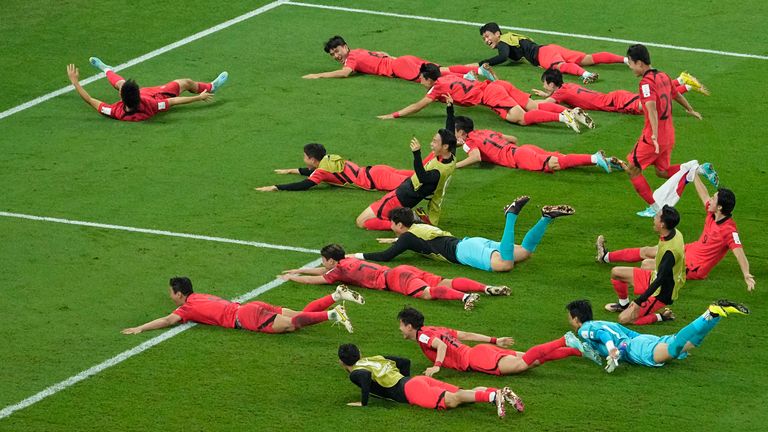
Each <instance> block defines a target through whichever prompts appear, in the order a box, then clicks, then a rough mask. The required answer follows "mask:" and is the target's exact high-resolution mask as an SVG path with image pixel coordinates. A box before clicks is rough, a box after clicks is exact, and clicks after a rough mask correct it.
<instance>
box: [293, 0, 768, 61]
mask: <svg viewBox="0 0 768 432" xmlns="http://www.w3.org/2000/svg"><path fill="white" fill-rule="evenodd" d="M284 4H286V5H290V6H303V7H310V8H317V9H329V10H337V11H344V12H355V13H362V14H368V15H381V16H388V17H394V18H407V19H414V20H420V21H432V22H440V23H446V24H461V25H468V26H474V27H478V28H479V27H480V26H482V25H483V24H485V23H476V22H470V21H459V20H452V19H445V18H433V17H427V16H421V15H407V14H400V13H394V12H382V11H374V10H367V9H355V8H347V7H341V6H328V5H321V4H313V3H301V2H294V1H288V2H286V3H284ZM499 27H501V28H502V29H506V30H515V31H521V32H528V33H540V34H548V35H555V36H567V37H572V38H578V39H590V40H599V41H607V42H617V43H624V44H636V43H641V44H643V45H645V46H651V47H658V48H669V49H674V50H679V51H693V52H700V53H706V54H717V55H723V56H729V57H746V58H754V59H759V60H768V56H764V55H757V54H743V53H736V52H730V51H718V50H711V49H704V48H691V47H684V46H677V45H669V44H661V43H655V42H640V41H635V40H629V39H615V38H609V37H603V36H592V35H585V34H579V33H563V32H558V31H551V30H539V29H532V28H526V27H511V26H502V25H500V26H499Z"/></svg>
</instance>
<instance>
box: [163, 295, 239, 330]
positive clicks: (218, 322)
mask: <svg viewBox="0 0 768 432" xmlns="http://www.w3.org/2000/svg"><path fill="white" fill-rule="evenodd" d="M239 308H240V304H239V303H235V302H231V301H229V300H224V299H223V298H221V297H216V296H215V295H210V294H197V293H192V294H190V295H189V296H188V297H187V301H186V302H184V304H183V305H181V306H179V307H178V308H176V310H175V311H173V313H174V314H176V315H178V316H180V317H181V320H182V321H183V322H187V321H194V322H197V323H200V324H208V325H215V326H219V327H227V328H235V317H236V316H237V310H238V309H239Z"/></svg>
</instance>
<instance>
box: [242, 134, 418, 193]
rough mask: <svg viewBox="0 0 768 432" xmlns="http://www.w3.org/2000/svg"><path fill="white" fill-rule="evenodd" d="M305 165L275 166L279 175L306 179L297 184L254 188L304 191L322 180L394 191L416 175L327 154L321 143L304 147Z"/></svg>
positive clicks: (343, 184) (323, 181)
mask: <svg viewBox="0 0 768 432" xmlns="http://www.w3.org/2000/svg"><path fill="white" fill-rule="evenodd" d="M304 163H305V164H306V168H289V169H276V170H275V172H276V173H277V174H301V175H303V176H306V177H307V178H306V179H305V180H303V181H300V182H296V183H286V184H279V185H272V186H263V187H258V188H255V189H256V190H257V191H261V192H274V191H303V190H308V189H310V188H313V187H315V186H317V185H319V184H320V183H328V184H329V185H332V186H348V187H359V188H360V189H365V190H380V191H391V190H394V189H395V188H397V187H398V186H399V185H400V184H401V183H402V182H403V181H404V180H405V179H407V178H408V177H410V176H412V175H413V171H411V170H399V169H396V168H392V167H391V166H387V165H368V166H365V167H361V166H358V165H357V164H356V163H354V162H352V161H349V160H346V159H344V158H342V157H341V156H339V155H335V154H327V152H326V150H325V147H324V146H323V145H322V144H317V143H309V144H307V145H305V146H304Z"/></svg>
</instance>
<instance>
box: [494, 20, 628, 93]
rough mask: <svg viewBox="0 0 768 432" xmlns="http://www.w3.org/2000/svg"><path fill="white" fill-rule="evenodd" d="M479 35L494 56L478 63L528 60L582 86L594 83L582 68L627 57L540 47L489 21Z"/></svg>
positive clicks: (549, 46) (593, 79) (623, 60)
mask: <svg viewBox="0 0 768 432" xmlns="http://www.w3.org/2000/svg"><path fill="white" fill-rule="evenodd" d="M480 36H482V38H483V41H484V42H485V44H486V45H488V46H489V47H490V48H493V49H496V51H498V54H497V55H496V56H494V57H491V58H488V59H485V60H481V61H480V62H479V64H489V65H491V66H496V65H499V64H502V63H504V62H505V61H507V60H512V61H519V60H521V59H522V58H525V59H526V60H528V62H529V63H530V64H532V65H533V66H539V67H541V68H544V69H549V68H553V69H557V70H559V71H561V72H562V73H566V74H570V75H576V76H580V77H581V79H582V81H584V84H589V83H591V82H595V81H597V78H598V75H597V74H596V73H592V72H587V71H586V70H584V69H583V68H582V66H592V65H596V64H602V63H626V62H627V58H626V57H622V56H620V55H616V54H611V53H609V52H598V53H593V54H587V53H583V52H581V51H573V50H569V49H567V48H563V47H561V46H559V45H555V44H547V45H539V44H537V43H536V42H534V41H533V40H531V39H530V38H529V37H528V36H523V35H521V34H517V33H512V32H507V33H504V34H501V29H500V28H499V25H498V24H496V23H495V22H490V23H488V24H485V25H484V26H482V27H480Z"/></svg>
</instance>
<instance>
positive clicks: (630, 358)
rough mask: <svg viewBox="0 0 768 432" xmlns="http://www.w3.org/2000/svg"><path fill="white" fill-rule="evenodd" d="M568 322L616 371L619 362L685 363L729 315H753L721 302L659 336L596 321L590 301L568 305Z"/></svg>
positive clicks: (591, 348) (590, 347) (744, 308)
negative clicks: (674, 330)
mask: <svg viewBox="0 0 768 432" xmlns="http://www.w3.org/2000/svg"><path fill="white" fill-rule="evenodd" d="M566 310H567V311H568V321H569V322H570V324H571V327H572V328H573V330H574V331H576V332H577V333H578V335H579V336H581V337H582V338H583V339H584V340H585V341H586V343H585V344H584V345H586V347H587V349H589V350H594V351H597V352H598V354H599V355H600V356H603V357H605V359H606V366H605V370H606V372H608V373H611V372H613V371H614V370H615V369H616V367H617V366H618V365H619V362H626V363H631V364H636V365H641V366H651V367H661V366H664V364H665V363H666V362H668V361H671V360H675V359H677V360H682V359H684V358H686V357H688V352H689V351H690V350H691V349H693V348H695V347H698V346H701V343H702V342H703V341H704V338H705V337H706V336H707V335H708V334H709V332H710V331H712V329H713V328H715V326H716V325H717V323H718V322H720V318H722V317H727V316H729V315H749V309H748V308H747V307H746V306H744V305H742V304H739V303H735V302H732V301H728V300H718V301H716V302H715V303H712V304H711V305H709V307H708V308H707V310H706V311H704V313H703V314H702V315H701V316H700V317H698V318H696V319H695V320H694V321H693V322H691V323H690V324H688V325H687V326H685V327H683V328H682V329H680V331H679V332H677V333H675V334H673V335H666V336H656V335H651V334H642V333H638V332H636V331H633V330H630V329H628V328H626V327H624V326H623V325H621V324H616V323H613V322H609V321H595V320H593V319H592V305H591V304H590V303H589V300H576V301H573V302H571V303H569V304H568V306H566Z"/></svg>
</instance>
